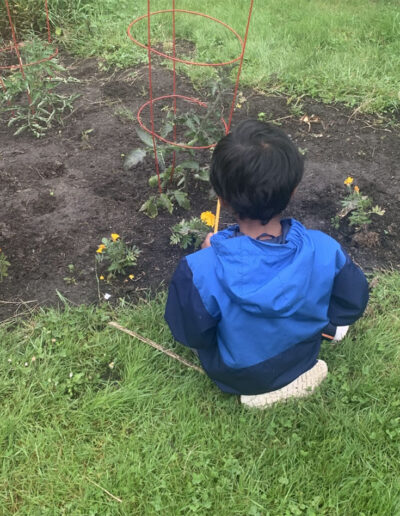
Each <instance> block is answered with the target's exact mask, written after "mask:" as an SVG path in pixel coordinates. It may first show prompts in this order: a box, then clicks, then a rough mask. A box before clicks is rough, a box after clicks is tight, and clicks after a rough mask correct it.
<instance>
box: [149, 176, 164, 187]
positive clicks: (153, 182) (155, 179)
mask: <svg viewBox="0 0 400 516" xmlns="http://www.w3.org/2000/svg"><path fill="white" fill-rule="evenodd" d="M160 179H161V178H160ZM149 186H150V187H151V188H156V187H157V186H158V176H157V175H155V176H150V177H149Z"/></svg>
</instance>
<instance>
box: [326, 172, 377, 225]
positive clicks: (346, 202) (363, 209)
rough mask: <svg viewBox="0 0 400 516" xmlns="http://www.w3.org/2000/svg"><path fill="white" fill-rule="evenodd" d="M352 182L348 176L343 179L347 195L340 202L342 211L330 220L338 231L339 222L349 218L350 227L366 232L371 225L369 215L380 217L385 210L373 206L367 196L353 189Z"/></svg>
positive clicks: (355, 188) (356, 188)
mask: <svg viewBox="0 0 400 516" xmlns="http://www.w3.org/2000/svg"><path fill="white" fill-rule="evenodd" d="M353 182H354V178H352V177H350V176H349V177H348V178H347V179H345V181H344V184H345V185H346V188H347V195H346V197H345V198H344V199H343V200H342V201H341V205H342V209H341V210H340V212H339V213H338V214H337V215H336V216H335V217H334V218H333V219H332V224H333V226H334V227H335V228H336V229H338V228H339V224H340V221H341V220H342V219H343V218H345V217H347V216H349V217H348V220H349V225H350V226H354V227H355V228H356V230H358V231H360V230H363V231H366V230H367V229H368V226H369V225H370V224H371V223H372V218H371V215H373V214H375V215H379V216H382V215H384V214H385V210H384V209H382V208H381V207H380V206H378V205H375V206H373V205H372V199H371V198H370V197H368V195H362V194H361V193H360V189H359V187H358V186H357V185H356V186H354V188H353V187H352V184H353Z"/></svg>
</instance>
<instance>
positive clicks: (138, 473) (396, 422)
mask: <svg viewBox="0 0 400 516" xmlns="http://www.w3.org/2000/svg"><path fill="white" fill-rule="evenodd" d="M399 307H400V274H398V273H392V274H390V275H384V276H380V281H379V283H378V286H377V287H376V288H375V289H374V290H373V294H372V300H371V303H370V305H369V308H368V312H367V315H366V316H365V317H364V318H363V319H362V320H360V321H359V322H358V323H357V324H356V325H355V326H354V327H353V328H352V329H351V332H350V334H349V336H348V337H347V338H346V339H345V340H344V341H343V342H342V343H341V344H338V345H336V346H331V345H330V344H328V343H326V344H324V345H323V351H322V357H323V358H324V359H325V360H326V361H327V363H328V367H329V370H330V374H329V376H328V379H327V380H326V381H325V383H324V384H323V385H322V387H321V388H320V389H319V390H318V392H317V393H316V394H315V395H314V396H312V397H311V398H308V399H304V400H298V401H291V402H290V403H287V404H281V405H276V406H274V407H272V408H271V409H269V410H267V411H264V412H260V411H251V410H249V409H247V410H246V409H244V408H242V407H241V406H240V405H239V404H238V401H237V399H236V397H231V396H228V395H223V394H221V393H220V392H219V391H218V389H217V388H216V387H214V386H213V384H212V383H211V382H210V381H209V380H208V379H207V378H206V377H205V376H203V375H201V374H199V373H198V372H196V371H192V370H189V369H186V368H185V366H182V365H181V364H179V363H178V362H175V361H173V360H172V359H170V358H168V357H166V356H165V355H162V354H160V353H159V352H157V351H155V350H154V349H152V348H150V347H149V346H147V345H146V344H142V343H140V342H137V341H136V340H134V339H133V338H131V337H129V336H127V335H125V334H123V333H120V332H118V331H117V330H115V329H113V328H110V327H107V322H108V321H110V320H115V319H117V320H118V321H119V322H120V323H121V324H123V325H126V326H129V327H130V328H131V329H135V330H136V331H138V332H139V333H141V334H142V335H145V336H147V337H149V338H152V339H154V340H156V341H157V342H159V343H161V344H163V345H164V346H167V347H170V348H176V349H177V350H178V352H180V353H182V349H181V348H180V347H177V345H175V344H174V343H173V341H172V339H171V337H170V334H169V332H168V329H167V327H166V325H165V324H164V322H163V318H162V314H163V298H162V297H159V298H157V299H155V300H151V301H148V302H143V303H141V304H139V305H138V306H136V307H128V306H123V305H122V306H121V307H120V308H118V309H116V310H115V311H110V309H109V308H108V306H107V305H104V306H102V307H99V308H93V307H85V306H81V307H76V308H70V307H68V306H66V308H65V310H64V311H63V312H61V313H60V312H58V311H56V310H49V311H43V312H41V313H39V314H38V315H37V316H35V317H34V318H32V319H30V320H28V321H24V322H20V323H19V324H18V325H16V326H14V327H11V326H4V325H3V326H2V327H0V342H1V344H2V345H1V348H0V392H1V399H2V417H1V419H0V443H1V444H0V446H1V455H2V469H1V477H0V485H1V489H0V507H2V511H3V512H1V514H18V515H27V514H29V515H36V514H37V515H46V514H51V515H53V514H57V515H58V514H71V515H72V514H73V515H97V514H101V515H104V514H112V515H119V514H121V515H132V514H138V515H143V514H157V513H160V514H171V515H175V514H191V513H196V514H218V515H219V516H220V515H227V516H230V515H233V514H237V515H256V514H260V515H266V514H271V515H279V516H281V515H302V514H304V515H310V516H311V515H334V514H335V515H336V514H337V515H344V514H345V515H346V516H349V515H357V516H359V515H361V514H365V515H372V514H374V515H382V516H387V515H395V514H399V513H400V479H399V475H398V472H399V466H398V464H399V461H400V447H399V440H400V417H399V407H400V399H399V395H398V393H399V390H400V361H399V358H400V357H399V354H400V308H399ZM184 352H185V350H183V353H184ZM186 356H187V357H189V358H191V357H190V354H188V353H186ZM96 484H97V485H96ZM99 486H100V487H99ZM103 489H106V490H107V491H109V493H111V494H112V495H114V496H115V497H117V498H119V499H120V500H122V502H120V501H117V500H116V499H114V498H112V497H111V496H110V495H109V494H107V493H106V492H105V491H104V490H103Z"/></svg>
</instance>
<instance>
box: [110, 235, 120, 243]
mask: <svg viewBox="0 0 400 516" xmlns="http://www.w3.org/2000/svg"><path fill="white" fill-rule="evenodd" d="M118 238H119V235H118V233H111V240H112V241H113V242H116V241H117V240H118Z"/></svg>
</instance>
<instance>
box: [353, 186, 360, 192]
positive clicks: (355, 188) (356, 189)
mask: <svg viewBox="0 0 400 516" xmlns="http://www.w3.org/2000/svg"><path fill="white" fill-rule="evenodd" d="M354 191H355V192H356V193H360V189H359V188H358V186H357V185H356V186H355V187H354Z"/></svg>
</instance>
